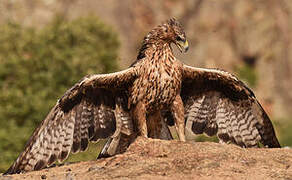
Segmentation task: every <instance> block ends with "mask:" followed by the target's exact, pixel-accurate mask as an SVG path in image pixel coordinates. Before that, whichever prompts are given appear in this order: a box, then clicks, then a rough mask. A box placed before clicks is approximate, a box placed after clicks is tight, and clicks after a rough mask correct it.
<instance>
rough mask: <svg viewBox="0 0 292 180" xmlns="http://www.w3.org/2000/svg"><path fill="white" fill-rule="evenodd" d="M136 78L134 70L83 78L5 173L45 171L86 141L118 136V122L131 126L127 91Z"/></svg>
mask: <svg viewBox="0 0 292 180" xmlns="http://www.w3.org/2000/svg"><path fill="white" fill-rule="evenodd" d="M135 78H136V72H135V69H134V68H129V69H126V70H124V71H120V72H117V73H111V74H105V75H90V76H86V77H84V78H83V79H82V80H80V81H79V82H78V83H76V84H75V85H74V86H73V87H72V88H71V89H69V90H68V91H67V92H66V93H65V94H64V96H63V97H62V98H61V99H59V100H58V102H57V103H56V105H55V106H54V107H53V109H52V110H51V111H50V113H49V114H48V115H47V117H46V118H45V119H44V120H43V121H42V123H41V125H40V126H39V127H38V128H37V129H36V130H35V131H34V133H33V135H32V136H31V137H30V139H29V141H28V142H27V144H26V146H25V149H24V151H23V152H22V153H21V154H20V155H19V157H18V158H17V160H16V161H15V162H14V164H13V165H12V166H11V167H10V168H9V169H8V170H7V172H6V174H14V173H20V172H25V171H31V170H38V169H41V168H44V167H46V166H49V165H51V164H52V163H54V162H55V161H56V160H59V161H63V160H65V159H66V158H67V157H68V155H69V153H70V151H72V152H73V153H76V152H78V151H85V150H86V149H87V146H88V142H89V141H97V140H99V139H100V138H107V137H112V136H115V135H116V134H119V132H117V131H118V130H120V129H121V126H122V122H121V119H123V121H128V123H124V124H126V126H127V125H131V123H132V120H131V118H130V115H129V113H128V110H127V101H128V95H127V94H126V92H127V87H128V86H129V85H130V84H131V83H132V81H133V80H134V79H135ZM123 126H124V127H123V128H127V127H125V125H123Z"/></svg>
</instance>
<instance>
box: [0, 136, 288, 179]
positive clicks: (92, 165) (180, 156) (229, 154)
mask: <svg viewBox="0 0 292 180" xmlns="http://www.w3.org/2000/svg"><path fill="white" fill-rule="evenodd" d="M10 179H11V180H17V179H32V180H34V179H38V180H39V179H66V180H74V179H152V180H154V179H287V180H288V179H291V180H292V149H265V148H261V149H243V148H240V147H237V146H235V145H223V144H218V143H210V142H187V143H184V142H179V141H175V140H174V141H162V140H156V139H145V138H138V139H137V140H136V141H135V142H134V143H133V144H132V145H131V146H130V147H129V149H128V150H127V152H125V153H124V154H120V155H116V156H114V157H110V158H105V159H99V160H93V161H87V162H79V163H73V164H69V165H63V166H60V167H53V168H48V169H44V170H41V171H35V172H29V173H25V174H17V175H12V176H0V180H10Z"/></svg>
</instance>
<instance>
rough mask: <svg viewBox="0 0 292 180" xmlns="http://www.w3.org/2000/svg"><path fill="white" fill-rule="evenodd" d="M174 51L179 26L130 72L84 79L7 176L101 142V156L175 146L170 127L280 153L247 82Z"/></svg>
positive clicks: (146, 45)
mask: <svg viewBox="0 0 292 180" xmlns="http://www.w3.org/2000/svg"><path fill="white" fill-rule="evenodd" d="M171 44H174V45H176V46H177V47H178V49H179V50H180V51H181V52H182V51H187V50H188V42H187V39H186V35H185V32H184V30H183V28H182V26H181V24H180V23H179V22H178V21H177V20H176V19H170V20H168V21H166V22H165V23H163V24H162V25H159V26H157V27H155V28H154V29H153V30H151V31H150V32H149V33H148V34H147V35H146V36H145V38H144V40H143V43H142V46H141V48H140V51H139V53H138V56H137V59H136V61H135V62H134V63H133V64H132V65H131V66H130V67H129V68H128V69H126V70H123V71H120V72H116V73H110V74H94V75H88V76H86V77H84V78H83V79H81V80H80V81H79V82H78V83H76V84H75V85H74V86H73V87H72V88H71V89H69V90H68V91H67V92H66V93H65V94H64V96H63V97H62V98H60V99H59V100H58V101H57V103H56V105H55V106H54V107H53V108H52V110H51V111H50V113H49V114H48V115H47V117H46V118H45V119H44V120H43V121H42V123H41V124H40V125H39V127H38V128H37V129H36V130H35V131H34V133H33V134H32V136H31V137H30V139H29V140H28V142H27V144H26V146H25V148H24V151H23V152H22V153H21V154H20V155H19V157H18V158H17V159H16V161H15V162H14V164H12V166H11V167H10V168H9V169H8V170H7V172H6V174H14V173H20V172H26V171H31V170H39V169H42V168H44V167H47V166H50V165H51V164H53V163H54V162H56V161H57V160H58V161H61V162H62V161H63V160H65V159H66V158H67V157H68V154H69V153H70V152H73V153H76V152H78V151H85V150H86V149H87V147H88V143H89V141H98V140H99V139H102V138H110V139H109V140H108V142H107V143H106V145H105V147H104V149H103V151H102V155H113V154H115V153H118V152H122V151H124V149H125V148H127V147H128V145H129V144H130V143H131V142H132V141H133V140H134V139H135V138H136V137H137V136H144V137H151V138H159V139H172V136H171V134H170V131H169V128H168V125H175V127H176V131H177V134H178V137H179V139H180V140H181V141H185V127H186V126H188V127H189V128H190V129H191V130H192V131H193V133H196V134H201V133H206V134H207V135H210V136H212V135H217V136H218V138H219V139H220V141H221V142H233V143H235V144H237V145H239V146H241V147H258V145H259V143H261V144H263V145H264V146H267V147H280V144H279V142H278V140H277V138H276V135H275V132H274V128H273V126H272V123H271V121H270V119H269V117H268V116H267V114H266V113H265V111H264V110H263V108H262V107H261V105H260V104H259V102H258V101H257V99H256V97H255V95H254V94H253V92H252V91H251V90H250V89H249V88H248V87H247V86H246V85H245V84H244V83H242V82H241V81H240V80H238V79H237V78H236V77H235V76H233V75H231V74H230V73H228V72H225V71H221V70H216V69H203V68H195V67H191V66H187V65H185V64H183V63H182V62H180V61H179V60H177V59H176V58H175V57H174V54H173V51H172V46H171Z"/></svg>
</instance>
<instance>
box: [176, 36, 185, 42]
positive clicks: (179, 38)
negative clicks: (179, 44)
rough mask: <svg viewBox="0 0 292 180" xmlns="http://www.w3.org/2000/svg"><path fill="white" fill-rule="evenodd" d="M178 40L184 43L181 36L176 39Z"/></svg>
mask: <svg viewBox="0 0 292 180" xmlns="http://www.w3.org/2000/svg"><path fill="white" fill-rule="evenodd" d="M176 40H177V41H184V40H183V39H182V38H181V37H180V36H177V37H176Z"/></svg>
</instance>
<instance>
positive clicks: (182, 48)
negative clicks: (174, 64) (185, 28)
mask: <svg viewBox="0 0 292 180" xmlns="http://www.w3.org/2000/svg"><path fill="white" fill-rule="evenodd" d="M176 45H177V47H178V49H179V50H180V52H181V53H182V52H183V51H184V52H187V51H188V49H189V43H188V41H187V40H185V41H176Z"/></svg>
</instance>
